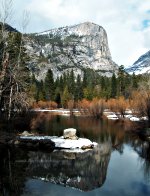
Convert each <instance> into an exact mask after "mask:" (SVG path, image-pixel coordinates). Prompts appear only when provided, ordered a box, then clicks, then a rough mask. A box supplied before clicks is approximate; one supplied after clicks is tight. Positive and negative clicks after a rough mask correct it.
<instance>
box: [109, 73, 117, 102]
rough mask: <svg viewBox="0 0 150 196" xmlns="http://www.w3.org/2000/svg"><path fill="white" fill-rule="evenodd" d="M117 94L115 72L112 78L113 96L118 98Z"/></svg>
mask: <svg viewBox="0 0 150 196" xmlns="http://www.w3.org/2000/svg"><path fill="white" fill-rule="evenodd" d="M116 95H117V80H116V76H115V74H114V73H113V75H112V78H111V95H110V96H111V98H116Z"/></svg>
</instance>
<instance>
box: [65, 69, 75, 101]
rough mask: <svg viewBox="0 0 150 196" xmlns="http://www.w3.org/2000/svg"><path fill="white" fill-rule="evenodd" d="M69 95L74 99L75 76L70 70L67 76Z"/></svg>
mask: <svg viewBox="0 0 150 196" xmlns="http://www.w3.org/2000/svg"><path fill="white" fill-rule="evenodd" d="M67 83H68V84H67V86H68V90H69V93H70V94H71V95H72V97H74V91H75V76H74V72H73V70H71V72H70V74H69V75H68V82H67Z"/></svg>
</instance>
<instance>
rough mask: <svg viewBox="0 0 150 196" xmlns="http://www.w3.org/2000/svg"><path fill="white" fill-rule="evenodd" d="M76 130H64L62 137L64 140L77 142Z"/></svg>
mask: <svg viewBox="0 0 150 196" xmlns="http://www.w3.org/2000/svg"><path fill="white" fill-rule="evenodd" d="M76 132H77V130H76V129H74V128H68V129H64V133H63V137H64V139H72V140H77V139H78V137H77V136H76Z"/></svg>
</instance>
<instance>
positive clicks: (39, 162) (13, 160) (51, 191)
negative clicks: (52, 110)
mask: <svg viewBox="0 0 150 196" xmlns="http://www.w3.org/2000/svg"><path fill="white" fill-rule="evenodd" d="M30 127H31V129H32V131H36V132H39V133H44V134H47V135H57V136H60V135H62V133H63V129H65V128H70V127H73V128H76V129H77V135H78V136H79V137H85V138H89V139H90V140H92V141H95V142H97V143H98V144H99V145H98V147H97V148H95V149H94V150H90V151H88V152H85V153H74V152H72V153H68V152H67V151H54V152H41V151H26V150H23V149H7V148H5V147H0V157H1V159H0V195H8V196H9V195H12V196H19V195H22V196H34V195H35V196H49V195H52V196H61V195H63V196H65V195H67V196H75V195H78V196H109V195H111V196H120V195H121V196H130V195H131V196H134V195H135V196H144V195H150V144H149V143H148V142H145V141H142V140H140V139H139V138H138V137H137V136H134V135H131V134H129V133H126V132H125V129H126V126H123V125H121V124H120V123H117V122H113V121H108V120H97V119H93V118H87V117H71V118H70V117H67V116H54V115H50V114H48V113H41V114H40V113H39V114H38V115H37V116H36V117H34V118H33V119H32V120H31V122H30Z"/></svg>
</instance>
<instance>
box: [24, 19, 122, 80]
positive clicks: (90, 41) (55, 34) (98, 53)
mask: <svg viewBox="0 0 150 196" xmlns="http://www.w3.org/2000/svg"><path fill="white" fill-rule="evenodd" d="M24 41H25V47H26V49H27V53H28V54H29V56H30V62H29V68H30V70H31V71H32V72H33V73H34V74H35V76H36V78H37V79H38V80H42V79H44V78H45V75H46V73H47V70H48V69H52V71H53V73H54V77H55V78H56V77H57V76H61V75H62V74H63V73H64V72H67V71H71V70H74V73H75V74H76V75H77V74H80V75H82V74H83V70H84V69H86V68H90V69H93V70H95V71H96V72H97V73H98V74H100V75H104V76H108V77H110V76H112V74H113V73H117V71H118V66H117V65H116V63H114V62H113V60H112V58H111V54H110V50H109V46H108V40H107V34H106V31H105V30H104V28H103V27H101V26H99V25H97V24H94V23H91V22H85V23H81V24H78V25H74V26H67V27H62V28H56V29H51V30H48V31H44V32H41V33H35V34H29V35H26V36H25V38H24Z"/></svg>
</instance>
